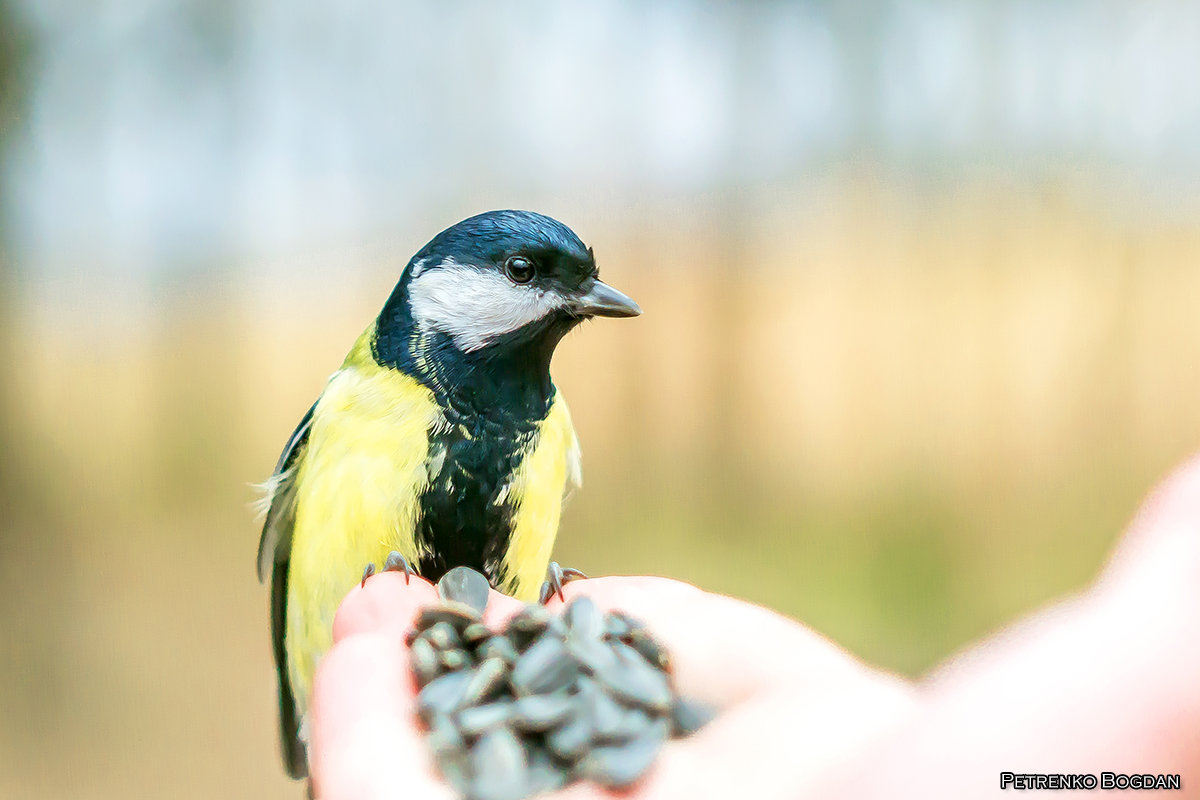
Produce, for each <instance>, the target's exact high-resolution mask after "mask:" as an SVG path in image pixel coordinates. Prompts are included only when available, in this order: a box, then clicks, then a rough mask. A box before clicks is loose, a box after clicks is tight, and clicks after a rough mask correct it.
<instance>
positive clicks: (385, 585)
mask: <svg viewBox="0 0 1200 800" xmlns="http://www.w3.org/2000/svg"><path fill="white" fill-rule="evenodd" d="M437 599H438V596H437V589H435V588H434V586H433V584H431V583H430V582H429V581H427V580H425V579H424V578H420V577H418V576H416V575H413V576H411V578H409V580H408V581H407V582H406V581H405V579H404V575H403V574H402V573H399V572H380V573H377V574H375V575H372V576H371V578H370V579H368V580H367V582H366V584H365V585H363V586H355V587H354V588H353V589H351V590H350V593H349V594H348V595H346V598H345V599H344V600H343V601H342V604H341V606H340V607H339V608H338V612H337V616H336V617H335V618H334V622H333V640H334V642H339V641H341V640H342V639H344V638H347V637H349V636H354V635H355V634H359V633H372V632H373V633H382V632H388V633H390V634H391V635H393V636H396V637H398V638H403V637H404V635H405V634H406V633H407V632H408V630H409V629H410V628H411V627H412V626H413V622H414V620H415V619H416V616H417V612H419V611H420V610H421V609H422V608H423V607H425V606H428V605H431V604H433V603H436V602H437Z"/></svg>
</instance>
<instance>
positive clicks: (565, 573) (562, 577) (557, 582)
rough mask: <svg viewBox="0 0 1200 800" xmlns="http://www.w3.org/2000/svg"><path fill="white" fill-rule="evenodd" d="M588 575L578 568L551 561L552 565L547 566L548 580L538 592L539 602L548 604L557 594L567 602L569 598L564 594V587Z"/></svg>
mask: <svg viewBox="0 0 1200 800" xmlns="http://www.w3.org/2000/svg"><path fill="white" fill-rule="evenodd" d="M586 577H587V575H585V574H583V573H582V572H581V571H579V570H577V569H572V568H571V567H563V566H561V565H560V564H559V563H558V562H557V561H551V562H550V566H549V567H547V568H546V580H545V581H543V582H542V590H541V591H540V592H539V593H538V603H539V604H541V605H546V604H547V603H549V602H550V599H551V598H552V597H554V596H555V595H558V599H559V600H562V601H564V602H565V601H566V599H567V598H566V597H564V596H563V587H564V586H566V585H567V584H568V583H570V582H571V581H576V580H580V579H581V578H586Z"/></svg>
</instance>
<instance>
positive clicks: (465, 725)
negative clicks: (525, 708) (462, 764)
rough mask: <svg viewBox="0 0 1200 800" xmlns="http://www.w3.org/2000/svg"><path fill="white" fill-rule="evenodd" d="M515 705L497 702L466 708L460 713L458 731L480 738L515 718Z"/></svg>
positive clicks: (502, 701) (508, 702)
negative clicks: (481, 735)
mask: <svg viewBox="0 0 1200 800" xmlns="http://www.w3.org/2000/svg"><path fill="white" fill-rule="evenodd" d="M513 713H514V710H513V704H512V702H511V701H509V700H497V701H496V702H494V703H488V704H487V705H482V706H474V707H471V708H464V709H463V710H462V711H460V712H458V730H460V731H462V733H463V735H464V736H479V735H480V734H483V733H486V732H488V731H490V730H492V729H493V728H499V727H502V726H504V725H507V724H508V722H509V720H511V719H512V718H513Z"/></svg>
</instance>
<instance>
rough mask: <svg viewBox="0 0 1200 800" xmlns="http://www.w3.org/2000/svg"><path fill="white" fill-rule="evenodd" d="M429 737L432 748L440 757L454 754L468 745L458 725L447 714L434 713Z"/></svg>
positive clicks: (430, 723) (430, 721)
mask: <svg viewBox="0 0 1200 800" xmlns="http://www.w3.org/2000/svg"><path fill="white" fill-rule="evenodd" d="M427 739H428V741H429V747H430V749H432V750H433V752H434V755H436V756H437V757H438V758H441V757H442V756H444V755H452V754H454V753H455V752H458V751H461V750H463V749H464V748H465V747H466V742H464V741H463V737H462V734H461V733H460V732H459V729H458V726H456V725H455V724H454V722H453V721H451V719H450V717H449V716H448V715H446V714H434V715H433V716H432V717H431V718H430V720H429V734H428V736H427Z"/></svg>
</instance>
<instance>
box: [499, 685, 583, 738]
mask: <svg viewBox="0 0 1200 800" xmlns="http://www.w3.org/2000/svg"><path fill="white" fill-rule="evenodd" d="M574 708H575V699H574V698H573V697H571V696H570V695H568V694H566V693H565V692H555V693H554V694H540V695H539V694H531V695H528V696H526V697H520V698H517V701H516V702H515V703H513V724H514V725H515V726H516V727H518V728H520V729H521V730H524V731H533V732H535V733H540V732H541V731H546V730H549V729H550V728H553V727H554V726H556V725H558V724H560V723H562V722H563V720H565V719H566V718H567V717H568V716H569V715H570V714H571V712H572V711H573V710H574Z"/></svg>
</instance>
